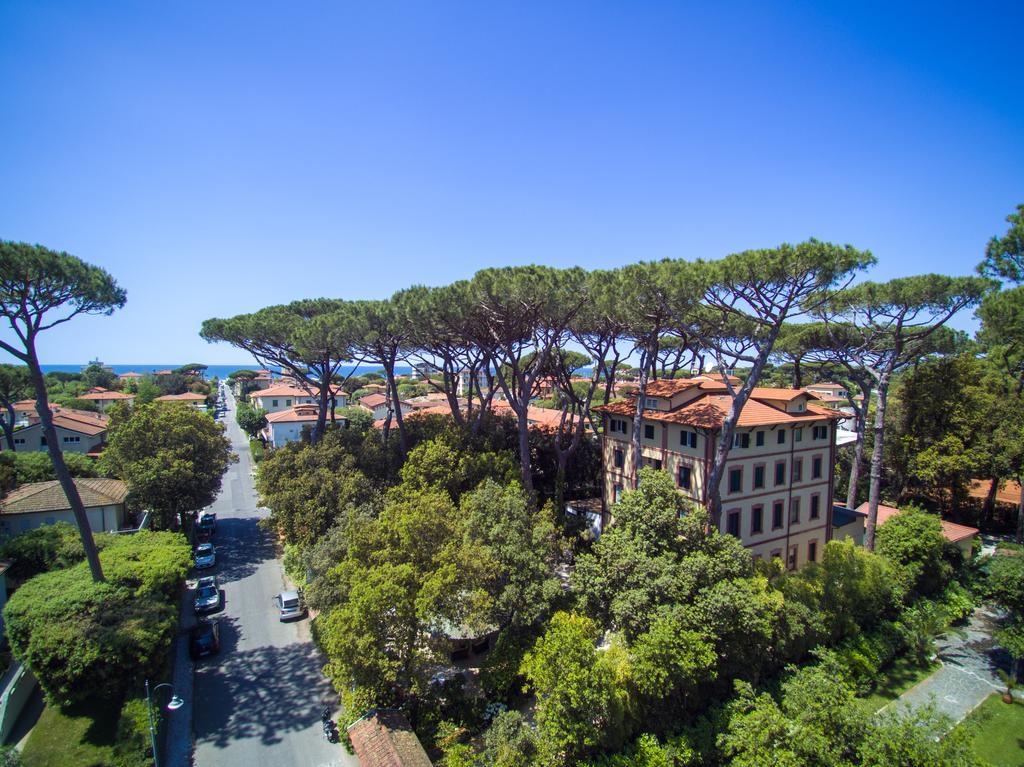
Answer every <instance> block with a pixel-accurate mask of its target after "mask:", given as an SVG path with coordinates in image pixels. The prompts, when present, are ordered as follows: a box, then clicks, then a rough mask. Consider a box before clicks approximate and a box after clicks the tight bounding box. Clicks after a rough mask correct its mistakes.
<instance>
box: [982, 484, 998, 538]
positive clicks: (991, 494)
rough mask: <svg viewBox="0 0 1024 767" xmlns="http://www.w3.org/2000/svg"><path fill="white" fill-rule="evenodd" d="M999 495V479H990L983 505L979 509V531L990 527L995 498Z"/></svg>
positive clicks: (994, 508)
mask: <svg viewBox="0 0 1024 767" xmlns="http://www.w3.org/2000/svg"><path fill="white" fill-rule="evenodd" d="M998 494H999V477H992V481H991V483H990V484H989V486H988V492H987V493H985V503H984V504H982V507H981V529H982V530H987V529H988V528H989V527H991V525H992V515H993V514H994V513H995V510H996V496H997V495H998Z"/></svg>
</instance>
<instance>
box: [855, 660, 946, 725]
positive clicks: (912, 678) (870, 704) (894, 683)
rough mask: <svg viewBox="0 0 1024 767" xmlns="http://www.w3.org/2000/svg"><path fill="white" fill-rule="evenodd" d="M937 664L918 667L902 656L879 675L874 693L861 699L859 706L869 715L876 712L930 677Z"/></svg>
mask: <svg viewBox="0 0 1024 767" xmlns="http://www.w3.org/2000/svg"><path fill="white" fill-rule="evenodd" d="M938 667H939V664H938V663H931V664H929V665H927V666H919V665H918V664H917V662H916V661H915V660H914V659H913V658H910V657H907V656H905V655H904V656H903V657H901V658H897V659H896V661H895V662H894V663H893V664H892V665H891V666H889V668H887V669H886V670H885V671H883V672H882V673H881V675H880V676H879V679H878V684H877V686H876V687H875V691H874V692H873V693H871V695H868V696H867V697H866V698H861V699H860V702H861V705H862V706H863V707H864V710H865V711H867V712H869V713H874V712H875V711H878V710H879V709H880V708H882V707H883V706H885V705H887V704H888V703H890V702H892V701H894V700H896V698H898V697H900V695H902V694H903V693H905V692H906V691H907V690H909V689H910V688H911V687H913V686H914V685H915V684H917V683H918V682H920V681H921V680H922V679H924V678H926V677H928V676H930V675H931V674H932V673H933V672H934V671H935V670H936V669H937V668H938Z"/></svg>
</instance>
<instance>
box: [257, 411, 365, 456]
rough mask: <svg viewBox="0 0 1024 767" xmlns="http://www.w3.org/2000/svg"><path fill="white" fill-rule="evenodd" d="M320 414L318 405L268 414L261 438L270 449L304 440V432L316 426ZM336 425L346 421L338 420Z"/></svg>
mask: <svg viewBox="0 0 1024 767" xmlns="http://www.w3.org/2000/svg"><path fill="white" fill-rule="evenodd" d="M319 412H320V407H319V406H318V405H309V404H306V405H295V406H293V407H290V408H288V409H287V410H278V411H277V412H275V413H268V414H267V425H266V426H264V427H263V431H261V432H260V436H262V437H263V441H264V442H265V443H266V444H267V445H268V446H270V447H273V448H277V447H282V446H284V445H287V444H288V443H289V442H295V441H296V440H298V439H302V434H303V432H304V431H309V430H311V429H312V428H313V426H314V424H316V420H317V414H318V413H319ZM327 423H330V414H328V416H327ZM335 423H337V424H340V425H344V424H345V423H346V419H344V418H336V419H335Z"/></svg>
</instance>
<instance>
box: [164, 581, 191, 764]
mask: <svg viewBox="0 0 1024 767" xmlns="http://www.w3.org/2000/svg"><path fill="white" fill-rule="evenodd" d="M191 598H192V594H191V590H190V589H185V592H184V593H183V594H182V595H181V604H180V613H179V614H180V619H179V622H178V636H176V637H175V638H174V671H173V678H172V679H171V680H170V681H171V684H173V685H174V693H175V695H178V696H179V697H180V698H181V699H182V700H183V701H184V705H183V706H182V707H181V708H179V709H178V710H177V711H165V712H164V721H165V722H166V723H167V724H166V726H167V729H166V738H165V739H164V758H163V760H162V761H161V764H164V765H166V767H189V765H191V764H192V711H193V703H194V701H195V692H194V684H193V682H194V674H193V672H194V667H193V665H192V659H191V658H190V657H189V654H188V629H189V627H191V625H192V623H193V622H194V620H195V618H194V616H193V612H192V601H191Z"/></svg>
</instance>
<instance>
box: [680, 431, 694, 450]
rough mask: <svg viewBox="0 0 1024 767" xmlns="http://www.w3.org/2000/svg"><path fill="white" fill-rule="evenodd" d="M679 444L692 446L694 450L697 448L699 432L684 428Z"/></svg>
mask: <svg viewBox="0 0 1024 767" xmlns="http://www.w3.org/2000/svg"><path fill="white" fill-rule="evenodd" d="M679 444H680V445H682V446H683V447H692V448H693V449H694V450H696V449H697V432H695V431H687V430H686V429H683V431H682V432H680V433H679Z"/></svg>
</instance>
